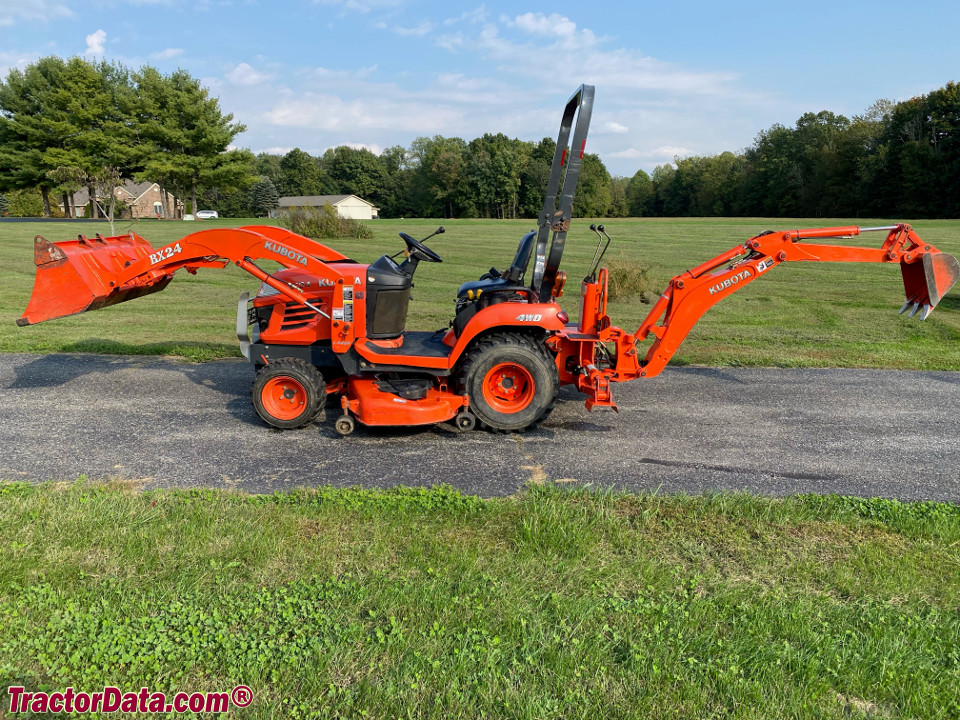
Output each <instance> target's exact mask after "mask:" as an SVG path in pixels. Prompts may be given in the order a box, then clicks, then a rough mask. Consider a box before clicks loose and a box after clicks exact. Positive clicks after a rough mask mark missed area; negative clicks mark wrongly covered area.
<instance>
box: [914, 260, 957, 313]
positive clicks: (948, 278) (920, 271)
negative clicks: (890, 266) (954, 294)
mask: <svg viewBox="0 0 960 720" xmlns="http://www.w3.org/2000/svg"><path fill="white" fill-rule="evenodd" d="M900 270H901V272H902V273H903V289H904V290H905V291H906V294H907V301H906V302H905V303H904V304H903V307H902V308H900V314H903V313H904V312H906V311H907V309H908V308H910V307H911V306H912V307H913V309H912V310H910V317H913V316H914V315H915V314H916V313H917V312H918V311H919V312H920V319H921V320H926V319H927V316H929V315H930V313H931V312H933V309H934V308H935V307H936V306H937V303H939V302H940V301H941V300H942V299H943V296H944V295H946V294H947V293H948V292H949V291H950V288H952V287H953V284H954V283H955V282H957V278H958V277H960V263H958V262H957V259H956V258H955V257H954V256H953V255H949V254H948V253H944V252H926V253H924V254H923V255H922V256H921V257H920V258H918V259H915V260H914V261H913V262H906V261H904V260H901V261H900Z"/></svg>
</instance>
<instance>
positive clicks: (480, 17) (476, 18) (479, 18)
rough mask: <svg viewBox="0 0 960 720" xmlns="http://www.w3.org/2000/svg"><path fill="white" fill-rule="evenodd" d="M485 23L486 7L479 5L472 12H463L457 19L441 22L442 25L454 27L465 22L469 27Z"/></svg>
mask: <svg viewBox="0 0 960 720" xmlns="http://www.w3.org/2000/svg"><path fill="white" fill-rule="evenodd" d="M486 21H487V7H486V5H479V6H477V7H475V8H474V9H473V10H464V11H463V12H462V13H460V15H458V16H457V17H452V18H447V19H446V20H444V21H443V24H444V25H456V24H457V23H462V22H466V23H469V24H471V25H479V24H481V23H485V22H486Z"/></svg>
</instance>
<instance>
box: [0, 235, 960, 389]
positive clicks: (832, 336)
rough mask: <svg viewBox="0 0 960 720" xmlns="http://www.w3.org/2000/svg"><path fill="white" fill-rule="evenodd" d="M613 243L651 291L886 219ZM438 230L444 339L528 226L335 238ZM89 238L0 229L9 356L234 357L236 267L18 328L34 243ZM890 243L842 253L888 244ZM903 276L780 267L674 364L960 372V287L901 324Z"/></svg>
mask: <svg viewBox="0 0 960 720" xmlns="http://www.w3.org/2000/svg"><path fill="white" fill-rule="evenodd" d="M256 222H262V221H255V220H250V221H245V220H218V221H207V222H204V223H199V222H198V223H183V222H156V221H140V222H137V223H131V222H129V221H126V222H119V223H117V224H116V232H117V233H118V234H120V233H122V232H128V231H131V230H132V231H134V232H137V233H139V234H141V235H143V236H144V237H146V238H147V239H148V240H149V241H150V242H151V243H153V244H154V245H155V246H156V247H160V246H162V245H165V244H166V243H168V242H171V241H173V240H176V239H178V238H180V237H182V236H184V235H186V234H188V233H189V232H191V231H194V232H195V231H198V230H202V229H207V228H211V227H231V226H236V225H241V224H248V223H256ZM603 222H604V224H605V226H606V228H607V232H608V233H609V234H610V235H611V236H612V237H613V241H614V242H613V244H612V245H611V247H610V250H609V251H608V253H607V257H606V259H607V260H608V261H610V262H625V263H628V264H629V263H641V264H643V265H644V266H645V267H646V268H647V270H648V274H649V277H650V279H651V280H650V281H651V285H652V289H653V290H655V291H662V290H663V288H664V287H665V286H666V284H667V282H668V281H669V279H670V278H671V277H672V276H674V275H677V274H679V273H682V272H684V271H685V270H687V269H689V268H690V267H693V266H696V265H699V264H700V263H702V262H703V261H705V260H707V259H709V258H711V257H713V256H715V255H717V254H719V253H721V252H723V251H725V250H727V249H729V248H731V247H733V246H735V245H737V244H740V243H742V242H743V241H744V240H746V239H748V238H750V237H752V236H754V235H756V234H758V233H760V232H762V231H763V230H767V229H773V230H784V229H793V228H798V227H824V226H832V225H851V224H859V225H861V226H865V227H866V226H873V225H883V224H890V223H891V222H892V221H891V220H889V219H873V218H872V219H859V220H850V219H822V218H821V219H787V220H783V219H781V220H773V219H768V218H642V219H633V218H630V219H617V220H604V221H603ZM590 223H591V220H588V219H578V220H575V221H574V222H573V224H572V228H571V231H570V233H569V235H568V238H567V247H566V254H565V256H564V262H563V266H562V267H563V269H564V270H565V271H566V272H567V274H568V277H569V279H570V282H569V283H568V286H567V294H566V295H565V296H564V297H563V299H562V301H561V304H562V305H563V306H564V307H565V308H566V309H567V310H568V312H569V313H570V315H571V317H576V316H577V314H578V312H579V296H578V280H579V279H580V278H582V277H583V276H584V275H585V274H586V271H587V267H588V264H589V262H590V258H591V256H592V255H593V252H594V248H595V236H594V235H593V233H591V232H590V230H589V225H590ZM440 224H443V225H444V226H445V227H446V229H447V232H446V234H444V235H441V236H438V237H435V238H433V239H431V240H430V242H429V245H430V246H431V247H433V248H434V249H435V250H436V251H437V252H438V253H439V254H440V255H441V256H442V257H443V258H444V262H443V264H442V265H437V264H428V263H422V264H421V265H420V268H419V269H418V271H417V276H416V279H415V282H416V287H415V289H414V293H413V301H412V302H411V304H410V314H409V319H408V323H407V327H408V328H411V329H420V330H428V329H437V328H440V327H445V326H446V325H447V324H448V323H449V321H450V319H451V318H452V316H453V304H454V297H455V294H456V288H457V286H458V285H459V284H460V283H461V282H464V281H466V280H471V279H476V278H477V277H479V275H481V274H482V273H483V272H485V271H486V270H487V269H488V268H489V267H490V266H496V267H497V268H499V269H501V270H502V269H504V267H505V266H507V265H509V262H510V260H511V259H512V257H513V254H514V252H515V250H516V245H517V243H518V241H519V240H520V237H521V236H522V235H523V233H524V232H526V231H527V230H530V229H533V228H534V227H535V222H534V221H533V220H425V219H415V220H379V221H375V222H372V223H370V227H371V229H372V230H373V232H374V237H373V238H372V239H370V240H337V241H327V242H328V243H329V244H330V245H331V246H333V247H335V248H336V249H338V250H340V251H341V252H343V253H345V254H346V255H348V256H351V257H353V258H354V259H356V260H358V261H360V262H370V261H373V260H374V259H376V258H377V257H378V256H379V255H380V254H381V253H384V252H389V253H393V252H396V251H398V250H400V249H401V248H402V247H403V243H402V240H400V238H399V237H398V235H397V233H398V232H400V231H405V232H408V233H410V234H412V235H414V236H415V237H423V236H425V235H427V234H429V233H430V232H432V231H433V230H434V229H436V227H437V226H438V225H440ZM912 224H913V226H914V228H915V229H916V230H917V232H918V233H919V234H920V236H921V237H922V238H923V239H924V240H926V241H928V242H930V243H932V244H934V245H935V246H937V247H939V248H940V249H941V250H944V251H946V252H951V253H953V254H955V255H960V221H956V220H922V221H915V222H913V223H912ZM78 232H82V233H84V234H87V235H93V234H94V233H96V232H101V233H104V234H109V226H108V225H107V224H106V223H103V224H93V223H82V224H76V223H65V222H51V223H0V263H2V267H3V268H4V271H3V278H4V282H3V283H0V351H3V352H39V353H46V352H101V353H118V354H162V355H181V356H184V357H187V358H190V359H194V360H204V359H210V358H216V357H228V356H234V355H238V354H239V352H238V350H237V343H236V339H235V337H234V331H233V328H234V324H235V313H236V300H237V297H238V296H239V294H240V293H241V292H243V291H244V290H255V289H256V287H257V285H258V283H257V281H256V280H255V279H254V278H252V277H251V276H249V275H247V274H246V273H244V272H242V271H240V270H238V269H236V268H233V267H230V268H227V269H225V270H220V271H217V270H202V271H200V273H199V274H198V275H197V276H190V275H188V274H187V273H180V275H179V276H178V277H177V278H176V279H175V280H174V282H173V283H171V285H170V286H169V287H168V288H167V289H166V290H164V291H163V292H161V293H156V294H154V295H151V296H149V297H146V298H141V299H138V300H135V301H133V302H129V303H125V304H122V305H118V306H114V307H111V308H107V309H106V310H102V311H98V312H93V313H86V314H84V315H80V316H76V317H69V318H63V319H60V320H55V321H51V322H48V323H44V324H41V325H37V326H32V327H28V328H18V327H17V326H16V324H15V321H16V319H17V318H18V317H19V316H20V314H21V313H22V312H23V309H24V308H25V307H26V304H27V301H28V299H29V296H30V291H31V288H32V286H33V278H34V266H33V249H32V239H33V236H34V235H36V234H41V235H43V236H45V237H46V238H48V239H50V240H62V239H69V238H71V237H74V236H75V234H76V233H78ZM883 239H884V234H883V233H870V234H867V235H864V236H861V237H859V238H856V239H855V240H852V241H851V240H848V241H838V242H845V243H847V244H854V245H865V246H871V247H877V246H879V245H880V244H881V243H882V242H883ZM903 299H904V296H903V286H902V281H901V278H900V273H899V270H898V268H896V267H889V266H880V265H873V264H849V263H844V264H831V263H796V264H790V265H785V266H783V267H781V268H778V269H777V270H776V272H773V273H770V274H768V275H766V276H765V277H764V278H762V279H761V280H758V281H756V282H754V283H752V284H751V285H750V286H748V287H746V288H744V289H743V290H741V291H740V292H738V293H736V294H735V295H733V296H732V297H731V298H729V299H727V300H725V301H723V302H721V303H720V304H719V305H717V306H716V307H715V308H714V309H712V310H711V311H710V312H709V313H707V315H706V316H705V317H704V318H703V319H702V320H701V321H700V323H699V324H698V325H697V327H696V328H694V330H693V332H692V333H691V334H690V336H689V338H688V339H687V341H686V342H685V343H684V345H683V346H682V347H681V348H680V351H679V352H678V353H677V355H676V356H675V358H674V361H673V363H674V364H702V365H754V366H798V367H802V366H811V367H875V368H882V367H889V368H912V369H927V370H933V369H938V370H960V342H958V341H960V293H958V290H957V289H956V288H955V289H954V290H952V291H951V292H950V294H948V296H947V297H946V298H945V299H944V300H943V301H942V302H941V304H940V306H939V307H938V308H937V310H936V311H935V312H934V314H933V315H932V316H931V317H930V318H929V319H928V320H927V321H926V322H920V321H919V319H918V318H916V317H915V318H913V319H908V318H907V316H906V315H903V316H898V315H897V310H899V308H900V306H901V304H902V303H903ZM609 309H610V315H611V316H612V318H613V320H614V322H615V323H617V324H619V325H621V326H622V327H624V328H627V329H630V330H633V329H635V328H636V327H637V326H638V325H639V324H640V322H641V320H642V319H643V318H644V317H645V316H646V314H647V313H648V312H649V310H650V306H649V305H645V304H643V303H641V302H640V300H639V298H638V297H633V298H626V299H621V300H617V301H614V302H611V304H610V308H609Z"/></svg>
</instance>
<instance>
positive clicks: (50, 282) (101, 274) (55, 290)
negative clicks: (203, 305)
mask: <svg viewBox="0 0 960 720" xmlns="http://www.w3.org/2000/svg"><path fill="white" fill-rule="evenodd" d="M152 252H153V247H152V246H151V245H150V243H148V242H147V241H146V240H144V239H143V238H142V237H140V236H139V235H137V234H135V233H129V234H128V235H120V236H117V237H107V238H105V237H101V236H100V235H99V234H98V235H97V236H96V237H94V238H86V237H84V236H83V235H80V236H79V237H78V238H77V239H76V240H67V241H64V242H57V243H52V242H50V241H49V240H46V239H45V238H43V237H41V236H40V235H37V236H36V237H35V238H34V245H33V253H34V258H33V259H34V264H36V266H37V277H36V280H35V281H34V284H33V294H32V295H31V297H30V302H29V304H28V305H27V309H26V310H25V311H24V313H23V317H21V318H20V319H19V320H17V325H20V326H21V327H23V326H25V325H33V324H35V323H39V322H43V321H45V320H52V319H54V318H60V317H66V316H67V315H76V314H78V313H82V312H86V311H87V310H98V309H100V308H103V307H107V306H109V305H116V304H117V303H121V302H124V301H126V300H132V299H133V298H136V297H141V296H142V295H149V294H150V293H155V292H158V291H160V290H163V289H164V288H165V287H166V286H167V284H168V283H169V282H170V280H171V279H172V278H173V274H172V273H171V274H167V275H161V276H159V277H157V278H155V279H152V280H150V281H148V282H145V283H141V284H137V285H135V286H128V287H125V288H123V289H120V288H118V287H117V284H116V282H115V278H116V277H117V276H118V275H119V273H120V272H122V271H123V269H124V268H126V267H128V266H130V265H132V264H133V263H135V262H137V261H138V260H141V259H142V258H144V257H145V256H147V255H149V254H150V253H152Z"/></svg>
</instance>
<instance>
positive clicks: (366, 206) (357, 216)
mask: <svg viewBox="0 0 960 720" xmlns="http://www.w3.org/2000/svg"><path fill="white" fill-rule="evenodd" d="M326 205H330V206H331V207H332V208H333V209H334V210H336V211H337V214H338V215H339V216H340V217H342V218H349V219H350V220H373V219H374V218H376V217H378V216H379V214H380V208H378V207H375V206H374V205H373V203H370V202H367V201H366V200H364V199H363V198H359V197H357V196H356V195H297V196H293V197H282V198H280V214H281V215H282V214H283V213H284V212H289V211H291V210H304V209H306V208H322V207H324V206H326Z"/></svg>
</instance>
